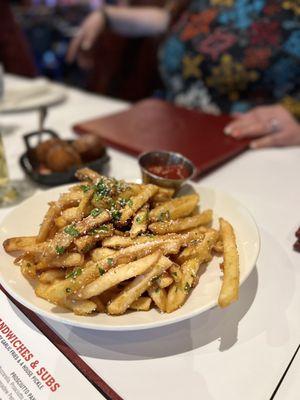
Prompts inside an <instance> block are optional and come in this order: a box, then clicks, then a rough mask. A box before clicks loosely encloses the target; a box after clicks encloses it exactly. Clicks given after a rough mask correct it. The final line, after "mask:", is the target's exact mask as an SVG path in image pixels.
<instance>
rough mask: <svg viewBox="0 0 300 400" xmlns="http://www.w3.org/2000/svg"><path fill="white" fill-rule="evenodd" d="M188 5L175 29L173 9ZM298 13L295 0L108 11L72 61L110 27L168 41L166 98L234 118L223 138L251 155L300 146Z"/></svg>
mask: <svg viewBox="0 0 300 400" xmlns="http://www.w3.org/2000/svg"><path fill="white" fill-rule="evenodd" d="M178 4H179V5H180V6H183V7H182V8H183V10H182V12H181V15H180V17H179V19H178V20H177V22H176V23H175V24H174V25H173V26H170V25H171V24H170V21H171V19H172V12H173V10H174V8H177V7H178ZM299 17H300V8H299V5H297V4H296V2H294V1H292V0H282V1H281V0H278V1H276V2H274V1H271V0H249V1H245V0H192V1H184V0H178V1H173V2H172V1H171V2H170V3H169V4H168V7H166V8H158V7H115V6H106V7H103V8H101V9H100V10H98V11H95V12H93V13H92V14H91V15H89V16H88V18H87V19H86V20H85V21H84V22H83V24H82V26H81V28H80V31H79V33H78V35H77V37H76V38H74V40H73V41H72V43H71V45H70V48H69V53H68V60H69V61H70V62H71V61H73V60H74V59H75V58H76V56H77V55H78V52H79V51H80V50H88V49H90V48H91V46H92V45H93V44H94V43H95V41H96V40H97V37H98V36H99V35H100V34H101V33H102V32H103V31H104V29H105V27H106V26H108V27H109V28H110V29H112V30H113V31H115V32H117V33H119V34H121V35H124V36H129V37H136V36H155V35H163V34H164V35H165V40H164V42H163V44H162V45H161V48H160V51H159V63H160V72H161V75H162V78H163V81H164V84H165V87H166V98H167V99H168V100H170V101H173V102H175V103H178V104H182V105H185V106H188V107H193V108H199V109H201V110H202V111H204V112H210V113H215V114H218V113H220V112H224V113H230V114H232V115H233V116H234V118H235V119H234V121H233V122H232V123H230V124H229V125H228V126H227V127H226V129H225V133H226V134H228V135H231V136H233V137H235V138H237V139H239V138H243V137H252V138H253V140H252V142H251V147H252V148H262V147H268V146H293V145H300V124H299V123H298V121H297V117H298V118H299V117H300V30H299V26H300V20H299Z"/></svg>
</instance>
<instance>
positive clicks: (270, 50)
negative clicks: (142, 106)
mask: <svg viewBox="0 0 300 400" xmlns="http://www.w3.org/2000/svg"><path fill="white" fill-rule="evenodd" d="M159 58H160V69H161V74H162V77H163V80H164V82H165V85H166V92H167V93H166V94H167V98H168V99H169V100H171V101H174V102H176V103H179V104H183V105H186V106H189V107H195V108H201V109H202V110H203V111H206V112H212V113H220V112H226V113H233V112H243V111H247V110H248V109H250V108H252V107H254V106H257V105H261V104H272V103H282V104H283V105H284V106H285V107H286V108H288V109H289V110H290V111H291V112H292V113H293V114H295V115H296V116H298V117H300V0H193V1H191V2H190V5H189V6H188V7H187V9H186V11H185V12H184V13H183V14H182V15H181V17H180V19H179V21H177V23H176V24H175V25H174V27H173V28H172V30H171V31H170V33H169V35H168V37H167V38H166V40H165V42H164V43H163V45H162V46H161V49H160V54H159Z"/></svg>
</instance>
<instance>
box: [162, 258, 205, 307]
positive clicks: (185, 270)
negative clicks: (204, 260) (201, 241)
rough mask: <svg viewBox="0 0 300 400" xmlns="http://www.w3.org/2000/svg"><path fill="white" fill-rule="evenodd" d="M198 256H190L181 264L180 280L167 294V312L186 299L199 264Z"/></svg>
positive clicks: (179, 305)
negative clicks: (190, 257)
mask: <svg viewBox="0 0 300 400" xmlns="http://www.w3.org/2000/svg"><path fill="white" fill-rule="evenodd" d="M200 263H201V260H200V257H198V258H192V259H189V260H187V261H185V262H184V264H183V265H182V276H181V280H180V282H176V283H174V284H173V285H172V286H171V287H170V289H169V291H168V295H167V300H166V311H167V312H168V313H170V312H173V311H175V310H177V309H178V308H179V307H181V306H182V305H183V304H184V302H185V301H186V299H187V297H188V295H189V294H190V291H191V289H192V287H193V284H194V282H195V279H196V276H197V273H198V269H199V266H200Z"/></svg>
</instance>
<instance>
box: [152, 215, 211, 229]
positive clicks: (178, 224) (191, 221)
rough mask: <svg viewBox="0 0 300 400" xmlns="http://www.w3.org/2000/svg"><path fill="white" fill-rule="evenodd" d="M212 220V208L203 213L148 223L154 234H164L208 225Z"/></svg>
mask: <svg viewBox="0 0 300 400" xmlns="http://www.w3.org/2000/svg"><path fill="white" fill-rule="evenodd" d="M211 221H212V210H206V211H203V213H201V214H198V215H194V216H192V217H185V218H180V219H175V220H170V221H165V222H153V223H152V224H150V225H149V229H150V231H152V232H153V233H155V234H156V235H165V234H166V233H177V232H181V231H186V230H188V229H192V228H196V227H197V226H199V225H208V224H210V223H211Z"/></svg>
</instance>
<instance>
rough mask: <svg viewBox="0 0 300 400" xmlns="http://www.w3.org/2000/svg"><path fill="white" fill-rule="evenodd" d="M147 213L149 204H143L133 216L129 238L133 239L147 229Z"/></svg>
mask: <svg viewBox="0 0 300 400" xmlns="http://www.w3.org/2000/svg"><path fill="white" fill-rule="evenodd" d="M148 215H149V205H148V204H147V205H144V206H143V207H142V208H141V209H140V211H138V212H137V213H136V215H135V217H134V218H133V221H132V225H131V228H130V237H131V239H134V238H136V237H137V236H138V235H140V234H141V233H144V232H146V231H147V225H148Z"/></svg>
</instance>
